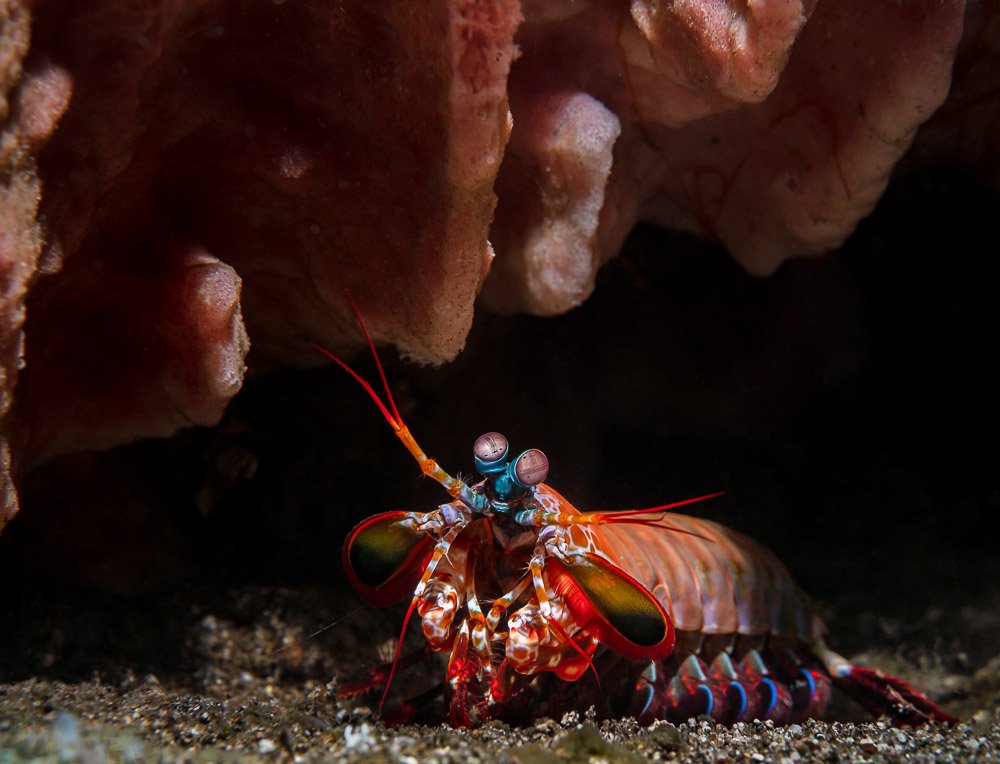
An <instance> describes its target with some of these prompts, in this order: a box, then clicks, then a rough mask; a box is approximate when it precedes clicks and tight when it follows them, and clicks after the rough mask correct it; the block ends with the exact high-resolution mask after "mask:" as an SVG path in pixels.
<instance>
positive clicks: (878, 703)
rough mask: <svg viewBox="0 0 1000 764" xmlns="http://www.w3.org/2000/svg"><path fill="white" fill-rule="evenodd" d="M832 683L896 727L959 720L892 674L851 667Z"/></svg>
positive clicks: (953, 722) (948, 722) (955, 721)
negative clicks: (886, 717)
mask: <svg viewBox="0 0 1000 764" xmlns="http://www.w3.org/2000/svg"><path fill="white" fill-rule="evenodd" d="M833 682H834V684H835V685H836V686H837V687H839V688H840V689H841V690H843V691H844V692H845V693H847V694H848V695H850V696H851V697H852V698H853V699H854V700H856V701H857V702H858V703H860V704H861V705H862V706H864V707H865V708H866V709H867V710H868V711H869V712H870V713H872V714H873V715H874V716H882V715H886V716H889V717H890V718H891V719H892V721H893V724H896V725H899V726H903V727H916V726H917V725H920V724H926V723H927V722H932V721H936V722H944V723H946V724H955V723H957V722H958V719H956V718H955V717H954V716H952V715H951V714H949V713H947V712H946V711H945V710H944V709H942V708H941V707H940V706H939V705H938V704H937V703H935V702H934V701H932V700H930V699H929V698H927V697H926V696H924V695H923V694H922V693H921V692H919V691H918V690H916V689H914V688H913V687H911V686H910V685H909V684H907V683H906V682H904V681H903V680H902V679H899V678H898V677H894V676H893V675H892V674H886V673H883V672H881V671H876V670H874V669H867V668H861V667H860V666H852V667H851V668H850V669H848V671H847V673H846V674H843V675H841V676H835V677H834V680H833Z"/></svg>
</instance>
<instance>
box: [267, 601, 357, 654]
mask: <svg viewBox="0 0 1000 764" xmlns="http://www.w3.org/2000/svg"><path fill="white" fill-rule="evenodd" d="M366 607H368V606H367V605H358V606H357V607H356V608H354V610H352V611H351V612H349V613H347V614H346V615H342V616H340V618H338V619H337V620H336V621H334V622H333V623H328V624H327V625H326V626H324V627H323V628H322V629H317V630H316V631H314V632H313V633H312V634H310V635H309V636H308V637H302V639H300V640H299V641H298V642H292V644H290V645H285V646H284V647H279V648H278V649H277V650H272V651H271V652H269V653H265V655H267V656H268V657H270V656H272V655H277V654H278V653H283V652H285V650H291V649H292V648H293V647H298V646H299V645H301V644H304V643H306V642H308V641H309V640H310V639H312V638H313V637H318V636H319V635H320V634H322V633H323V632H324V631H326V630H327V629H332V628H333V627H334V626H336V625H337V624H338V623H342V622H343V621H346V620H347V619H348V618H351V617H352V616H354V615H356V614H357V613H360V612H361V611H362V610H364V609H365V608H366Z"/></svg>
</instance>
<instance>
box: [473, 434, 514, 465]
mask: <svg viewBox="0 0 1000 764" xmlns="http://www.w3.org/2000/svg"><path fill="white" fill-rule="evenodd" d="M507 449H508V444H507V438H505V437H504V436H503V435H501V434H500V433H499V432H488V433H486V434H485V435H480V436H479V437H478V438H476V442H475V444H474V445H473V446H472V455H473V456H474V457H475V461H476V469H477V470H478V471H479V472H480V473H481V474H483V475H488V474H490V473H492V472H500V471H502V470H503V468H504V467H505V466H506V462H505V460H506V458H507Z"/></svg>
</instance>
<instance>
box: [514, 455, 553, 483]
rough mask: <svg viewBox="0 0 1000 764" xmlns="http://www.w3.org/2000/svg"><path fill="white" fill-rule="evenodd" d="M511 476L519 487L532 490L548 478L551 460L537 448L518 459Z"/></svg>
mask: <svg viewBox="0 0 1000 764" xmlns="http://www.w3.org/2000/svg"><path fill="white" fill-rule="evenodd" d="M511 474H512V477H513V478H514V481H515V482H516V483H517V484H518V485H519V486H521V487H522V488H532V487H534V486H536V485H538V484H539V483H541V482H542V481H543V480H545V478H547V477H548V475H549V458H548V457H547V456H546V455H545V454H543V453H542V452H541V451H539V450H538V449H537V448H530V449H528V450H527V451H525V452H524V453H523V454H521V455H520V456H519V457H517V459H516V460H515V462H514V464H513V469H512V470H511Z"/></svg>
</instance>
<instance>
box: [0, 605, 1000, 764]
mask: <svg viewBox="0 0 1000 764" xmlns="http://www.w3.org/2000/svg"><path fill="white" fill-rule="evenodd" d="M193 594H194V596H193V597H192V592H186V593H185V597H184V598H181V597H179V596H178V597H177V598H176V599H173V600H170V599H166V600H165V599H163V598H154V599H153V600H147V601H139V602H133V604H132V606H130V607H129V608H127V609H119V608H118V605H120V604H122V603H121V602H119V601H117V600H115V599H114V598H104V599H100V598H99V599H98V600H88V599H87V598H85V597H84V598H70V597H63V598H60V597H59V595H49V598H48V600H47V601H48V602H49V603H50V607H46V608H41V607H36V606H37V602H34V603H33V602H32V601H30V600H25V601H23V602H22V603H21V608H22V609H20V610H19V611H17V612H14V611H12V610H10V609H8V610H7V612H5V631H6V632H7V633H6V634H5V636H6V637H7V639H6V640H5V645H6V648H5V650H4V653H3V656H2V659H3V665H4V668H5V669H6V671H7V673H8V674H10V673H12V672H14V671H16V667H15V666H13V665H12V662H14V661H20V662H22V664H23V665H21V667H20V668H21V671H22V673H24V674H25V678H23V679H20V680H17V681H6V682H4V683H3V684H2V685H0V763H2V762H10V761H52V762H55V761H84V762H102V761H146V762H149V761H198V762H207V761H237V760H239V761H335V760H340V761H399V762H418V761H419V762H423V761H437V762H451V761H454V762H460V761H461V762H464V761H484V762H486V761H509V762H541V761H549V760H558V761H588V762H602V761H640V760H643V759H646V760H651V761H677V762H737V761H778V762H793V761H859V762H860V761H871V762H876V761H904V760H905V761H927V762H931V761H991V760H995V759H996V758H997V757H998V756H1000V657H994V658H993V659H992V661H990V660H986V659H985V658H984V656H985V654H986V652H988V645H989V644H990V643H991V642H992V644H993V645H994V646H995V645H996V644H997V641H996V636H997V633H998V623H997V622H996V620H995V615H994V614H995V612H996V608H995V607H984V608H983V609H982V610H977V609H975V608H970V607H968V606H964V607H963V609H962V611H961V613H959V614H958V615H957V616H955V618H952V619H950V622H949V625H948V627H947V628H948V630H949V631H950V632H951V633H952V634H955V633H957V629H956V626H958V627H961V628H969V629H975V630H976V633H975V635H974V636H973V638H971V639H970V640H967V641H965V642H963V640H961V639H957V640H953V642H952V647H950V648H949V649H944V648H943V647H942V645H941V642H940V640H937V645H936V646H933V645H934V642H935V640H934V639H933V638H931V640H930V642H926V641H925V640H927V639H928V637H929V635H931V634H932V633H933V632H934V630H935V629H936V628H939V627H940V622H939V619H940V618H941V617H942V615H941V613H939V612H935V613H932V614H931V615H930V616H929V618H928V619H925V622H921V623H918V624H909V625H906V624H904V625H900V624H892V623H886V622H885V621H884V619H879V618H875V619H867V618H856V619H847V620H848V621H850V620H853V621H854V623H855V624H861V626H860V630H861V635H860V639H859V640H858V639H857V637H858V634H857V633H855V640H857V641H855V640H852V643H859V642H864V641H865V640H866V639H876V640H877V641H881V642H883V643H884V644H883V645H882V646H876V645H874V644H873V645H871V646H870V649H869V650H867V651H865V652H864V654H862V655H855V657H857V658H858V659H860V660H864V661H865V662H866V663H867V664H868V665H873V666H877V667H881V668H884V669H886V670H891V671H895V672H898V673H900V674H902V675H904V676H905V677H906V678H907V679H909V680H911V681H912V682H914V683H915V684H918V685H920V686H921V687H923V688H925V689H926V690H927V691H928V692H929V693H930V694H931V695H933V696H934V697H936V698H938V699H941V700H943V701H944V704H945V707H946V708H947V709H948V710H949V711H951V712H952V713H954V714H956V715H959V716H960V717H962V719H963V722H962V723H961V724H959V725H958V726H957V727H955V728H952V729H948V728H943V727H925V728H921V729H916V730H913V729H898V728H894V727H892V726H890V725H888V724H886V723H885V722H884V721H863V720H864V719H865V716H864V714H863V713H861V712H859V711H858V710H857V709H856V708H855V707H853V706H852V705H851V704H850V701H848V700H847V699H845V698H835V700H834V703H833V705H832V707H831V709H830V712H829V713H830V715H831V716H834V717H835V718H841V719H851V720H855V721H838V722H826V721H810V722H806V723H803V724H792V725H789V726H787V727H777V726H774V725H772V724H771V723H770V722H767V723H762V722H754V723H749V724H738V725H735V726H733V727H724V726H720V725H715V724H713V723H711V722H710V721H708V720H705V719H702V720H692V721H690V722H688V723H686V724H683V725H680V726H674V725H672V724H669V723H666V722H660V723H657V724H655V725H653V726H651V727H648V728H642V727H639V726H638V725H637V724H636V723H635V722H634V720H631V719H622V720H613V721H597V720H595V719H593V718H592V717H588V714H586V713H583V714H580V713H576V712H573V713H570V714H567V715H565V716H564V717H563V718H561V719H542V720H540V721H538V722H537V723H535V724H534V725H532V726H527V727H522V728H517V727H510V726H508V725H505V724H501V723H497V722H490V723H487V724H485V725H483V726H481V727H479V728H477V729H473V730H456V729H451V728H449V727H447V726H443V725H440V724H429V725H425V724H405V725H402V726H398V727H395V728H387V727H385V726H384V725H383V724H382V723H380V722H379V721H377V720H375V719H374V718H373V716H372V714H371V712H370V711H371V705H370V704H372V703H373V702H374V698H362V699H361V701H360V705H359V702H358V701H355V702H354V703H350V704H345V703H344V702H342V701H340V700H339V699H338V698H337V696H336V687H337V680H338V678H339V677H343V676H351V675H354V674H356V673H357V672H358V670H359V669H360V668H361V667H362V666H363V665H364V661H363V660H361V659H360V658H359V657H358V656H360V655H362V654H364V652H365V651H366V650H368V649H369V648H370V649H371V650H376V652H377V648H378V647H379V645H380V642H381V641H383V640H384V641H386V642H388V641H389V640H391V636H390V634H391V629H392V628H393V624H394V623H396V622H397V621H395V619H394V617H393V616H394V612H393V611H390V612H389V613H386V614H382V613H379V612H377V611H373V610H369V609H364V610H362V611H360V612H357V613H355V614H354V615H353V616H350V617H348V618H347V619H346V620H344V621H342V622H341V623H339V624H338V625H337V626H335V627H333V628H332V629H329V630H328V631H326V632H324V633H323V634H322V635H319V636H317V637H313V638H310V639H306V640H305V641H304V642H301V643H299V644H296V642H297V641H298V640H299V639H301V638H302V637H303V636H305V634H306V633H307V632H308V631H310V630H312V629H313V627H314V626H317V625H322V623H323V621H324V620H330V621H332V620H334V619H336V617H337V616H338V615H339V614H338V613H337V612H335V610H336V607H337V606H334V605H333V604H332V603H334V602H338V601H339V602H343V600H344V595H343V593H342V592H330V591H324V590H317V589H309V590H304V589H277V588H261V587H241V588H240V589H238V590H236V591H231V592H228V593H227V595H226V596H224V597H220V596H219V594H218V593H217V592H216V593H211V594H208V595H206V596H205V597H204V598H202V597H199V596H198V593H197V592H194V593H193ZM53 597H54V598H55V600H56V602H57V603H58V606H57V607H54V608H53V607H51V603H52V599H53ZM946 615H947V614H946ZM12 616H13V617H15V618H16V622H15V621H12V620H10V618H11V617H12ZM161 619H166V620H161ZM880 620H881V623H880ZM15 623H16V624H17V625H16V626H15V625H14V624H15ZM865 624H868V625H867V626H865ZM180 633H183V646H182V647H180V648H179V649H176V650H173V651H171V650H169V649H166V646H167V645H169V644H170V643H171V642H172V641H173V640H174V638H175V637H176V635H177V634H180ZM413 638H416V637H415V636H414V637H413ZM834 641H836V640H834ZM890 643H891V644H892V645H893V646H892V647H891V648H890V647H887V646H886V645H887V644H890ZM927 644H931V645H932V646H931V647H927V646H926V645H927ZM962 644H967V645H973V646H975V645H978V646H979V647H978V648H974V649H977V650H978V652H979V654H978V655H970V654H966V653H963V652H962V649H961V646H962ZM282 645H292V646H291V647H289V648H287V649H285V650H282V651H280V652H275V650H277V649H278V648H279V647H281V646H282ZM382 648H383V650H384V645H382ZM164 653H166V654H168V655H169V656H170V657H169V658H164V657H163V655H164ZM359 661H360V662H359ZM55 667H59V668H58V670H55ZM77 669H78V670H79V671H80V672H86V671H89V672H90V673H89V674H88V675H82V673H81V675H79V676H74V671H76V670H77ZM147 669H148V670H147ZM434 669H435V667H434V666H430V667H428V671H431V672H433V670H434ZM142 672H145V673H142ZM46 674H49V675H50V677H48V678H47V677H46ZM29 675H30V676H29ZM55 677H59V678H55ZM419 679H420V676H419V672H417V675H416V676H412V675H411V674H404V675H403V676H402V677H400V678H399V679H397V680H396V687H398V688H399V689H400V691H401V692H406V691H408V688H407V685H408V683H409V682H411V681H418V680H419ZM366 702H368V703H369V705H365V703H366Z"/></svg>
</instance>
